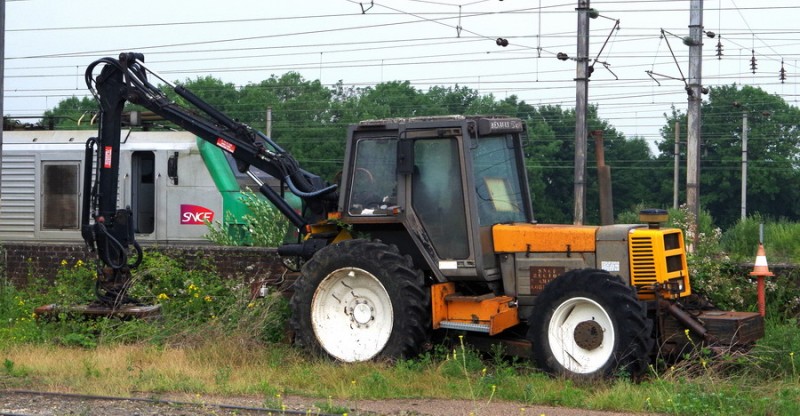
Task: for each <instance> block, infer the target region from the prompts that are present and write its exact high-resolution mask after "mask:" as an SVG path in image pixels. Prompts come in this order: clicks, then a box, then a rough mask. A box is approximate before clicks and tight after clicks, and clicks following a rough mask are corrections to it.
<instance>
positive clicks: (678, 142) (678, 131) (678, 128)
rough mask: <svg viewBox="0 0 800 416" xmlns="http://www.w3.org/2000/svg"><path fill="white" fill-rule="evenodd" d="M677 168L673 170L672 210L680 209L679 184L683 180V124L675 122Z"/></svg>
mask: <svg viewBox="0 0 800 416" xmlns="http://www.w3.org/2000/svg"><path fill="white" fill-rule="evenodd" d="M674 157H675V166H674V168H673V173H672V175H673V177H672V208H673V209H678V204H679V202H678V193H679V192H678V188H680V187H679V186H678V182H679V181H680V178H681V169H680V164H681V122H680V121H676V122H675V153H674Z"/></svg>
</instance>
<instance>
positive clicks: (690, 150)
mask: <svg viewBox="0 0 800 416" xmlns="http://www.w3.org/2000/svg"><path fill="white" fill-rule="evenodd" d="M689 8H690V10H689V11H690V14H689V38H690V39H691V41H690V45H689V82H688V85H687V88H686V93H687V95H688V96H689V98H688V101H689V104H688V110H687V112H686V118H687V123H686V124H687V126H686V127H687V129H686V205H687V208H688V209H689V212H690V213H691V214H692V215H694V224H691V225H690V227H692V229H691V230H690V232H691V233H692V235H693V240H694V241H693V244H692V246H691V247H690V251H694V249H695V248H696V246H697V237H698V231H697V223H698V221H699V219H700V140H701V137H700V128H701V122H700V104H701V103H702V101H703V91H702V89H703V87H702V64H703V0H691V1H690V3H689Z"/></svg>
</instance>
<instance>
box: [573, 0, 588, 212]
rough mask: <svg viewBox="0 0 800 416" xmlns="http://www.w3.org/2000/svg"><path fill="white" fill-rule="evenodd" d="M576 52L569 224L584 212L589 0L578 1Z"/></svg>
mask: <svg viewBox="0 0 800 416" xmlns="http://www.w3.org/2000/svg"><path fill="white" fill-rule="evenodd" d="M576 10H577V11H578V54H577V56H576V57H575V61H576V62H577V69H576V74H575V83H576V92H575V180H574V181H575V182H574V183H575V190H574V194H575V212H574V216H573V223H574V224H575V225H582V224H583V220H584V214H585V212H586V142H587V136H588V132H587V130H588V129H587V127H586V110H587V107H588V96H589V0H578V7H577V8H576Z"/></svg>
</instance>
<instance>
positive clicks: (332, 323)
mask: <svg viewBox="0 0 800 416" xmlns="http://www.w3.org/2000/svg"><path fill="white" fill-rule="evenodd" d="M291 308H292V318H291V324H292V327H293V329H294V331H295V342H296V343H297V344H299V345H301V346H303V347H306V348H308V349H310V350H312V351H314V352H317V353H325V354H327V355H329V356H331V357H333V358H335V359H337V360H340V361H345V362H356V361H369V360H377V359H389V360H393V359H397V358H401V357H411V356H414V355H416V354H417V353H419V350H420V348H421V347H422V345H424V343H425V342H426V341H427V337H428V335H429V333H430V330H429V328H430V312H429V311H430V293H429V292H428V291H427V290H425V287H424V280H423V275H422V273H421V272H420V271H419V270H416V269H414V266H413V263H412V261H411V258H410V257H407V256H403V255H401V254H400V252H399V250H398V249H397V247H396V246H393V245H387V244H384V243H382V242H380V241H368V240H348V241H344V242H341V243H337V244H334V245H330V246H327V247H325V248H323V249H322V250H320V251H318V252H317V253H316V254H314V257H312V258H311V259H310V260H309V261H308V262H306V263H305V265H303V270H302V273H301V276H300V278H299V279H298V281H297V283H296V285H295V291H294V296H293V297H292V300H291Z"/></svg>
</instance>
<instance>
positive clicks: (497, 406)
mask: <svg viewBox="0 0 800 416" xmlns="http://www.w3.org/2000/svg"><path fill="white" fill-rule="evenodd" d="M152 399H156V400H152ZM345 411H346V413H347V415H348V416H356V415H370V416H372V415H388V416H454V415H465V416H471V415H474V416H479V415H491V416H494V415H533V416H542V415H544V416H579V415H580V416H584V415H586V416H635V415H636V414H634V413H618V412H602V411H590V410H585V409H569V408H559V407H550V406H527V405H524V404H520V403H512V402H498V401H494V402H491V403H485V402H479V403H473V402H471V401H467V400H440V399H402V400H380V401H378V400H359V401H357V402H348V401H342V400H333V401H328V400H326V399H314V398H306V397H298V396H287V397H282V398H280V401H279V402H278V401H273V402H270V403H265V402H264V400H263V399H258V398H254V397H217V396H201V395H187V394H165V395H160V396H158V397H153V396H147V397H145V396H142V397H138V398H134V399H132V400H125V399H119V398H112V397H93V396H81V395H59V394H39V393H30V392H18V391H0V415H14V416H17V415H20V416H21V415H26V416H56V415H59V416H60V415H70V414H79V415H86V416H100V415H102V416H131V415H138V416H145V415H148V416H149V415H159V416H188V415H198V416H206V415H208V416H211V415H214V416H221V415H280V414H287V415H328V414H338V415H341V414H343V413H345Z"/></svg>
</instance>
